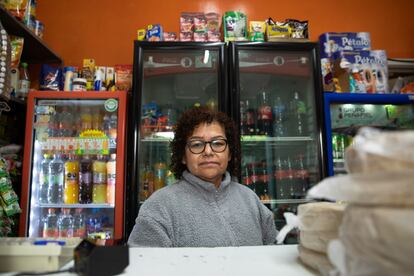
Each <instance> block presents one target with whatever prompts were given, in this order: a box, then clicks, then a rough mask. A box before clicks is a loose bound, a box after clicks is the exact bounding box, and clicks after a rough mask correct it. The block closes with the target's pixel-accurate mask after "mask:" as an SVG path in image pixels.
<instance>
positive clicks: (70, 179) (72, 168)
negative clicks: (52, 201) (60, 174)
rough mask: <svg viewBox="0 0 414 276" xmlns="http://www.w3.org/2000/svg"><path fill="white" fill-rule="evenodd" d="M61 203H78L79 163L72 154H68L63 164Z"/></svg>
mask: <svg viewBox="0 0 414 276" xmlns="http://www.w3.org/2000/svg"><path fill="white" fill-rule="evenodd" d="M63 202H64V203H65V204H75V203H79V162H78V160H76V159H75V157H74V155H73V154H70V155H69V159H68V160H67V161H66V162H65V189H64V192H63Z"/></svg>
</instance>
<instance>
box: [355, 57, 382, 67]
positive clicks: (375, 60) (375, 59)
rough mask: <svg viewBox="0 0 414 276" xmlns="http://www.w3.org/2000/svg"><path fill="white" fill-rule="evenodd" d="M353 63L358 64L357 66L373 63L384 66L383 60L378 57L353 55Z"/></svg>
mask: <svg viewBox="0 0 414 276" xmlns="http://www.w3.org/2000/svg"><path fill="white" fill-rule="evenodd" d="M355 63H358V64H368V63H375V64H382V65H384V59H382V58H378V57H363V56H360V55H355Z"/></svg>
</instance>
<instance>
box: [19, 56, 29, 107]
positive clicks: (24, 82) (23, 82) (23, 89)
mask: <svg viewBox="0 0 414 276" xmlns="http://www.w3.org/2000/svg"><path fill="white" fill-rule="evenodd" d="M19 74H20V76H19V85H18V89H17V97H18V98H20V99H23V100H25V99H26V98H27V94H28V93H29V88H30V77H29V72H28V71H27V63H26V62H22V63H21V68H20V72H19Z"/></svg>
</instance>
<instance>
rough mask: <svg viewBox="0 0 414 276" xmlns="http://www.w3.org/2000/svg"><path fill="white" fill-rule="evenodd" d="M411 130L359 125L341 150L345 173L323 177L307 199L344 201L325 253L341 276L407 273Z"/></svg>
mask: <svg viewBox="0 0 414 276" xmlns="http://www.w3.org/2000/svg"><path fill="white" fill-rule="evenodd" d="M413 152H414V131H395V132H381V131H379V130H376V129H371V128H363V129H361V130H360V131H359V133H358V135H357V136H356V137H355V138H354V144H353V145H352V146H350V147H349V148H348V149H347V151H346V152H345V164H346V168H347V170H348V173H349V174H348V175H342V176H335V177H331V178H327V179H325V180H323V181H322V182H320V183H319V184H318V185H316V186H314V187H313V188H312V189H311V190H309V192H308V197H309V198H325V199H329V200H340V201H346V202H348V207H347V208H346V209H345V212H344V216H343V219H342V223H341V225H340V227H339V232H338V239H337V240H333V241H331V242H330V243H329V246H328V257H329V260H330V261H331V263H332V264H333V265H334V266H335V267H336V270H337V271H338V272H339V274H340V275H412V273H413V271H414V262H413V261H412V256H414V182H413V179H414V170H413V168H414V155H413V154H412V153H413Z"/></svg>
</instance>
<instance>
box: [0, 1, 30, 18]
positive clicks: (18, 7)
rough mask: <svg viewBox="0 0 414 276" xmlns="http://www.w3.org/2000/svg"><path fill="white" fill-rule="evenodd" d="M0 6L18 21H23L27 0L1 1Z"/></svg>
mask: <svg viewBox="0 0 414 276" xmlns="http://www.w3.org/2000/svg"><path fill="white" fill-rule="evenodd" d="M1 2H2V5H3V6H4V8H5V9H6V10H8V11H9V12H10V13H11V14H12V15H13V16H14V17H16V18H17V19H19V20H23V18H24V16H25V13H26V7H27V0H19V1H10V0H9V1H1Z"/></svg>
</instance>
